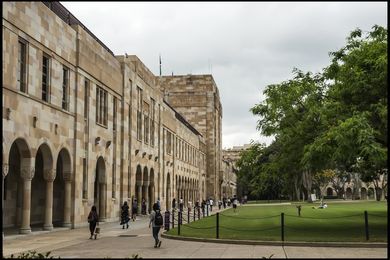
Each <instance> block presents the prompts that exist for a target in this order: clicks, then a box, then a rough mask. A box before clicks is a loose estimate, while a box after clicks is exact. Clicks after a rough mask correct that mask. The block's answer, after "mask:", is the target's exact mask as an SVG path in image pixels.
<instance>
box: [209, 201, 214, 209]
mask: <svg viewBox="0 0 390 260" xmlns="http://www.w3.org/2000/svg"><path fill="white" fill-rule="evenodd" d="M213 205H214V201H213V199H212V198H210V211H211V212H212V211H213Z"/></svg>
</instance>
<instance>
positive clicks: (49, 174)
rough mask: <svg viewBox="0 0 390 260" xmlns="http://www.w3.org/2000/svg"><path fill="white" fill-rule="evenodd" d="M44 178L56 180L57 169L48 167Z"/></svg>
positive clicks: (44, 172)
mask: <svg viewBox="0 0 390 260" xmlns="http://www.w3.org/2000/svg"><path fill="white" fill-rule="evenodd" d="M43 178H44V179H45V180H46V181H54V179H55V178H56V171H55V169H48V170H44V171H43Z"/></svg>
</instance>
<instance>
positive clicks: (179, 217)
mask: <svg viewBox="0 0 390 260" xmlns="http://www.w3.org/2000/svg"><path fill="white" fill-rule="evenodd" d="M177 218H178V220H179V221H178V224H177V235H178V236H180V225H181V211H179V214H178V216H177Z"/></svg>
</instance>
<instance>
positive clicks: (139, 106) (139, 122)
mask: <svg viewBox="0 0 390 260" xmlns="http://www.w3.org/2000/svg"><path fill="white" fill-rule="evenodd" d="M141 131H142V89H141V88H140V87H138V86H137V139H138V140H142V132H141Z"/></svg>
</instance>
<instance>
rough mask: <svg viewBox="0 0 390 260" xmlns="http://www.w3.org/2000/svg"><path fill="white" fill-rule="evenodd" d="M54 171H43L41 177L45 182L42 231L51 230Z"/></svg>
mask: <svg viewBox="0 0 390 260" xmlns="http://www.w3.org/2000/svg"><path fill="white" fill-rule="evenodd" d="M55 172H56V171H55V170H52V169H50V170H45V171H44V172H43V177H44V179H45V180H46V207H45V223H44V224H43V229H44V230H52V229H53V181H54V179H55V177H56V175H55Z"/></svg>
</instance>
